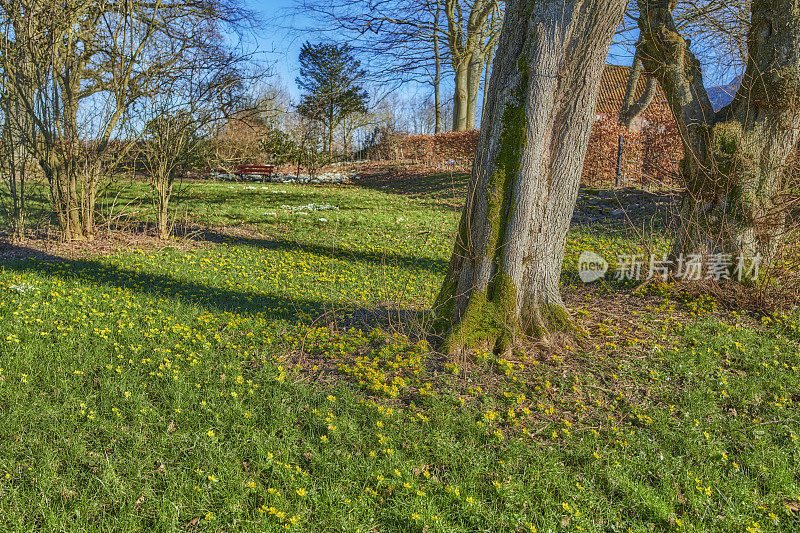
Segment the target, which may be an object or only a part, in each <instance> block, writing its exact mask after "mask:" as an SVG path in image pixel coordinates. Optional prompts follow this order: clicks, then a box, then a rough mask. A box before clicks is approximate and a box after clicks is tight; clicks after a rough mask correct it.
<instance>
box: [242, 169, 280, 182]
mask: <svg viewBox="0 0 800 533" xmlns="http://www.w3.org/2000/svg"><path fill="white" fill-rule="evenodd" d="M274 171H275V167H274V166H273V165H239V166H238V167H236V175H237V176H240V177H245V176H259V177H261V181H262V182H263V181H265V180H266V179H267V178H268V177H270V176H272V173H273V172H274Z"/></svg>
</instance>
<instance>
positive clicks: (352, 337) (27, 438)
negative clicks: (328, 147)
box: [0, 183, 800, 531]
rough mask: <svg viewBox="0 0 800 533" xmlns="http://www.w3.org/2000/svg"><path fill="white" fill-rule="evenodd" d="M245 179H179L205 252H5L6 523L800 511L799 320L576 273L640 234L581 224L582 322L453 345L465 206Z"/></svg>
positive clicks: (771, 516) (557, 526) (417, 525)
mask: <svg viewBox="0 0 800 533" xmlns="http://www.w3.org/2000/svg"><path fill="white" fill-rule="evenodd" d="M229 187H230V185H228V184H212V183H196V184H191V188H190V189H189V191H187V196H186V197H187V198H191V200H190V201H189V200H187V206H188V209H189V212H191V213H192V215H191V216H192V217H194V220H195V221H197V222H198V223H200V222H202V223H203V224H206V225H210V226H213V227H211V228H206V229H204V230H203V231H202V232H199V233H198V234H197V235H196V236H195V238H196V239H198V240H204V241H205V242H206V243H208V244H209V246H207V247H200V248H197V249H189V250H179V249H174V248H164V249H161V250H151V251H137V250H127V251H124V252H120V253H117V254H113V255H110V256H103V257H95V258H84V259H73V260H63V259H61V258H58V257H47V256H44V257H41V256H40V258H39V259H29V260H24V261H14V262H6V263H3V264H0V325H1V326H2V328H1V331H2V334H1V335H0V369H2V370H0V524H2V527H3V529H6V530H26V531H27V530H35V529H38V530H70V531H73V530H86V531H90V530H91V531H94V530H123V531H128V530H130V531H179V530H199V529H202V530H206V531H223V530H224V531H239V530H244V531H278V530H285V529H290V530H291V529H294V530H298V531H308V530H313V531H331V530H337V531H341V530H344V531H370V530H375V531H487V530H488V531H561V530H563V531H628V530H630V531H653V530H656V531H671V530H679V531H682V530H694V531H748V530H749V531H793V530H796V529H799V528H800V522H798V509H799V508H800V504H798V502H799V501H800V489H799V488H798V484H800V474H798V472H800V465H798V462H799V461H800V444H798V436H799V435H800V422H799V421H798V412H797V402H798V401H800V358H799V357H798V353H799V351H798V347H799V346H798V342H800V333H798V332H799V331H800V320H798V319H797V318H796V317H792V316H772V317H765V318H764V319H763V320H755V319H753V318H751V317H747V316H740V315H737V314H735V313H734V314H726V313H721V312H719V311H717V310H716V308H715V306H714V302H713V301H710V300H707V299H702V298H696V297H688V296H687V297H685V298H680V297H679V298H677V299H675V297H673V296H670V295H671V294H672V293H671V292H669V291H667V290H665V289H663V288H661V287H658V286H653V287H649V288H648V291H649V292H647V293H644V294H633V293H632V292H631V288H630V287H628V286H626V285H623V284H619V283H616V282H611V283H607V284H605V285H599V286H596V287H592V288H586V287H583V286H580V285H578V284H579V282H577V281H576V280H575V261H576V259H577V255H578V254H579V253H580V251H581V250H584V249H592V250H594V251H596V252H598V253H601V254H602V255H604V256H606V257H609V258H612V259H613V257H615V256H616V255H618V254H621V253H632V252H637V251H639V249H640V247H641V242H640V241H639V240H637V239H636V238H635V237H634V236H633V235H632V234H626V233H624V232H620V233H617V234H610V233H609V232H607V231H603V230H602V229H601V228H600V227H597V226H592V225H589V226H582V227H579V228H574V229H573V230H572V231H571V233H570V235H569V240H568V251H567V257H566V259H565V269H566V271H565V275H564V281H565V283H566V284H567V286H566V288H565V292H566V293H567V298H568V301H569V302H570V304H571V306H572V307H573V309H574V310H575V313H576V318H577V319H578V320H579V322H580V324H581V326H582V327H583V328H584V329H585V330H586V333H587V334H586V337H585V338H584V339H582V340H580V341H579V342H578V341H576V340H574V339H562V340H561V341H558V342H553V343H551V344H547V345H544V344H540V345H534V346H531V347H530V349H528V350H525V351H518V352H515V353H514V354H513V355H510V356H508V357H507V358H499V357H498V356H496V355H493V354H489V353H484V352H477V353H474V354H471V355H470V356H469V357H465V358H463V359H461V360H450V359H446V358H444V357H442V356H441V355H438V354H435V353H433V352H431V350H430V347H429V346H428V345H427V343H426V342H425V340H424V335H422V333H423V329H424V326H425V320H426V317H425V315H424V313H423V312H420V311H424V309H425V308H426V307H427V306H429V305H430V303H431V302H432V300H433V298H434V297H435V294H436V291H437V289H438V285H439V283H440V281H441V277H442V275H443V273H444V269H445V267H446V264H447V259H448V253H449V251H450V246H451V235H452V232H453V230H454V228H455V222H456V218H457V213H455V212H454V211H452V209H450V208H449V207H448V206H439V207H437V206H436V200H435V198H430V197H426V196H425V192H424V191H421V192H420V193H419V197H414V196H413V195H411V196H409V195H403V194H394V193H392V192H391V191H389V192H387V191H381V190H370V189H366V188H358V187H331V188H320V187H313V186H284V185H278V184H273V185H268V186H266V187H267V188H266V189H261V188H260V187H261V186H260V185H259V188H258V189H256V190H253V189H245V188H244V186H242V185H241V184H236V185H234V188H233V189H230V188H229ZM282 190H287V192H286V193H283V192H280V191H282ZM273 191H277V192H273ZM434 192H435V191H434ZM310 203H316V204H320V205H334V206H336V207H339V209H338V210H327V211H312V212H310V213H309V214H308V215H297V214H296V213H294V212H292V211H290V210H281V206H282V205H292V206H298V205H308V204H310ZM265 212H276V213H279V214H278V215H276V216H271V215H270V217H269V218H267V216H266V215H264V213H265ZM320 218H326V219H327V221H325V222H323V221H320V220H319V219H320ZM398 219H402V220H398ZM234 230H237V231H234ZM648 243H649V244H650V245H652V246H653V247H654V249H656V250H660V249H662V248H663V247H664V246H665V240H664V238H663V236H659V235H653V236H650V237H648ZM659 247H661V248H659ZM612 262H613V261H612ZM383 308H391V309H393V310H395V311H404V310H408V311H409V313H407V314H402V313H398V314H400V315H401V316H402V319H403V320H402V322H399V321H398V319H397V318H395V319H392V320H389V323H387V320H385V318H386V316H388V315H386V314H381V313H380V312H379V310H380V309H383ZM336 313H341V314H344V315H346V316H349V317H350V318H351V320H345V321H339V320H336V319H332V318H331V319H329V317H332V316H335V315H336ZM321 316H323V318H322V319H320V317H321ZM409 317H414V318H413V319H412V318H409ZM379 318H380V319H379ZM379 326H380V327H379Z"/></svg>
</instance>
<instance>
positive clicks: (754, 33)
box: [637, 0, 800, 265]
mask: <svg viewBox="0 0 800 533" xmlns="http://www.w3.org/2000/svg"><path fill="white" fill-rule="evenodd" d="M638 6H639V12H640V17H639V29H640V40H639V42H638V43H637V56H638V57H639V58H640V59H641V61H642V64H643V66H644V70H645V71H646V73H647V74H648V75H650V76H653V77H655V78H656V79H658V81H659V83H660V84H661V87H662V88H663V90H664V93H665V96H666V97H667V101H668V103H669V106H670V108H671V109H672V112H673V114H674V115H675V118H676V120H677V123H678V126H679V129H680V132H681V135H682V139H683V144H684V151H685V154H686V155H685V157H684V160H683V161H682V163H681V174H682V179H683V180H684V182H685V184H686V187H687V192H686V194H685V196H684V198H683V200H682V203H681V207H680V216H679V221H678V225H677V228H676V235H675V240H674V245H673V250H672V255H673V259H674V258H677V257H678V256H680V255H681V254H683V255H688V254H709V253H730V254H743V255H750V256H754V255H756V254H760V255H761V256H762V265H763V264H764V263H768V262H769V261H771V260H772V259H773V258H774V256H775V252H776V250H777V247H778V245H779V244H780V241H781V238H782V236H783V235H784V234H785V229H786V214H785V212H784V211H783V209H782V206H781V205H780V200H779V196H780V194H781V193H782V192H783V189H784V186H785V185H786V178H787V166H788V159H789V156H790V155H791V152H792V150H793V148H794V147H795V145H796V144H797V142H798V139H800V9H798V7H797V4H796V3H795V2H794V1H791V0H754V1H753V2H752V4H751V23H750V29H749V32H748V62H747V66H746V69H745V73H744V75H743V77H742V82H741V85H740V87H739V90H738V91H737V93H736V96H735V97H734V99H733V101H732V102H731V103H730V104H729V105H728V106H726V107H725V108H723V109H721V110H720V111H718V112H716V113H715V112H714V111H713V108H712V106H711V102H710V101H709V98H708V95H707V94H706V91H705V88H704V85H703V76H702V72H701V69H700V64H699V62H698V61H697V59H696V58H695V56H694V55H693V54H692V52H691V51H690V49H689V41H688V40H687V39H685V38H684V37H683V36H682V35H681V34H680V33H679V31H678V29H677V27H676V24H675V21H674V19H673V16H672V10H673V9H674V8H675V3H674V2H672V1H670V0H638Z"/></svg>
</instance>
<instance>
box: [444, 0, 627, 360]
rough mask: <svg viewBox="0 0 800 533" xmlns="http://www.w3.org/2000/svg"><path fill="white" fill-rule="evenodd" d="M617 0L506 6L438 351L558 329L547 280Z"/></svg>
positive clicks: (564, 319)
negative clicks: (443, 339)
mask: <svg viewBox="0 0 800 533" xmlns="http://www.w3.org/2000/svg"><path fill="white" fill-rule="evenodd" d="M624 9H625V0H584V1H580V0H534V1H530V0H510V1H509V2H507V4H506V13H505V19H504V22H503V29H502V32H501V35H500V40H499V45H498V50H497V54H496V57H495V61H494V64H493V68H492V76H491V80H490V82H489V84H490V85H489V100H488V102H487V103H486V110H485V116H484V119H483V120H482V124H481V131H480V136H479V140H478V149H477V152H476V156H475V162H474V165H473V169H472V177H471V180H470V185H469V190H468V196H467V203H466V206H465V209H464V212H463V215H462V218H461V222H460V226H459V232H458V237H457V239H456V243H455V247H454V250H453V255H452V258H451V262H450V267H449V270H448V273H447V275H446V277H445V280H444V283H443V286H442V289H441V291H440V294H439V297H438V298H437V302H436V304H435V305H436V311H437V313H438V315H439V317H440V318H441V322H440V326H441V327H442V329H443V330H446V331H447V341H446V344H447V347H446V349H447V350H448V351H450V352H458V351H461V350H462V349H465V348H472V347H485V348H488V349H493V350H496V351H504V350H506V349H508V348H510V347H511V346H512V345H513V344H514V343H515V341H517V340H518V339H519V338H521V337H522V336H525V335H534V336H540V335H542V334H544V333H545V332H547V331H550V330H553V329H563V328H568V327H570V324H571V322H570V317H569V314H568V313H567V311H566V309H565V307H564V304H563V301H562V299H561V296H560V293H559V278H560V274H561V268H562V261H563V258H564V247H565V241H566V234H567V230H568V229H569V223H570V219H571V217H572V212H573V209H574V207H575V201H576V197H577V192H578V186H579V184H580V175H581V171H582V168H583V158H584V154H585V151H586V146H587V143H588V138H589V133H590V130H591V126H592V122H593V121H594V112H595V104H596V100H597V93H598V88H599V83H600V76H601V74H602V71H603V66H604V64H605V59H606V55H607V54H608V49H609V45H610V42H611V37H612V35H613V32H614V29H615V28H616V27H617V25H618V24H619V22H620V20H621V19H622V13H623V11H624Z"/></svg>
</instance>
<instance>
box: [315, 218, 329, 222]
mask: <svg viewBox="0 0 800 533" xmlns="http://www.w3.org/2000/svg"><path fill="white" fill-rule="evenodd" d="M317 220H319V221H320V222H327V221H328V219H327V218H318V219H317Z"/></svg>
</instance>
